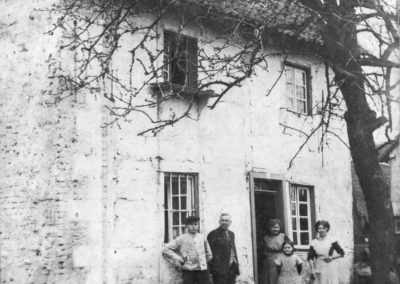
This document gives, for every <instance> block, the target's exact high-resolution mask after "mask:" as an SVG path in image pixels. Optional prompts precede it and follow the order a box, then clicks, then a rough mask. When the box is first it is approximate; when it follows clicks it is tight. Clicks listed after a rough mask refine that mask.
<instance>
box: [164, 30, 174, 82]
mask: <svg viewBox="0 0 400 284" xmlns="http://www.w3.org/2000/svg"><path fill="white" fill-rule="evenodd" d="M171 43H172V34H171V33H170V32H168V31H165V32H164V66H163V77H164V81H165V82H169V81H170V78H171V63H170V60H171V52H172V50H171V49H172V46H171V45H172V44H171Z"/></svg>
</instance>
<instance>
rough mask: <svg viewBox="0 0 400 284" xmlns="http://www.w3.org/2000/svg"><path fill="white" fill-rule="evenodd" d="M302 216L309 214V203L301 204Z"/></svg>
mask: <svg viewBox="0 0 400 284" xmlns="http://www.w3.org/2000/svg"><path fill="white" fill-rule="evenodd" d="M299 207H300V216H308V207H307V204H300V206H299Z"/></svg>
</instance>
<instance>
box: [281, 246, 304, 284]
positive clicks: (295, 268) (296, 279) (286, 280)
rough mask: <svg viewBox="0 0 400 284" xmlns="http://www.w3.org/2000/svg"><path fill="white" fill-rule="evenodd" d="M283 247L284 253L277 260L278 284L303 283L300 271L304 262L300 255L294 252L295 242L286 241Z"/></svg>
mask: <svg viewBox="0 0 400 284" xmlns="http://www.w3.org/2000/svg"><path fill="white" fill-rule="evenodd" d="M282 249H283V253H282V254H280V255H279V256H278V257H277V258H276V260H275V264H276V267H277V270H278V274H279V277H278V283H277V284H301V277H300V273H301V270H302V264H303V262H302V261H301V259H300V257H299V256H298V255H296V254H294V253H293V252H294V244H293V243H292V242H291V241H285V242H283V244H282Z"/></svg>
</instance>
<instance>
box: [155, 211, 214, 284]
mask: <svg viewBox="0 0 400 284" xmlns="http://www.w3.org/2000/svg"><path fill="white" fill-rule="evenodd" d="M199 220H200V218H199V217H197V216H189V217H187V218H186V222H185V225H186V233H184V234H182V235H180V236H179V237H177V238H176V239H175V240H173V241H171V242H170V243H168V244H166V245H165V247H164V249H163V255H164V256H166V257H167V258H168V259H169V260H170V261H171V262H172V263H174V264H175V266H177V267H178V268H180V269H181V270H182V280H183V284H208V283H209V273H208V271H207V263H208V262H209V261H210V260H211V259H212V254H211V249H210V246H209V245H208V242H207V240H206V239H205V237H204V236H203V235H201V234H200V233H199V232H198V230H199Z"/></svg>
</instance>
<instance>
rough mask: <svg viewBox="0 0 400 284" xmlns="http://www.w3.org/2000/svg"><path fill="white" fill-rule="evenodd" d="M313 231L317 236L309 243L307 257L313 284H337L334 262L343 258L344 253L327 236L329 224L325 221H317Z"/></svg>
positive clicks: (334, 241)
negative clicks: (315, 231)
mask: <svg viewBox="0 0 400 284" xmlns="http://www.w3.org/2000/svg"><path fill="white" fill-rule="evenodd" d="M315 229H316V230H317V232H318V236H317V238H316V239H314V240H312V241H311V243H310V250H309V252H308V256H307V260H308V261H309V262H310V266H311V273H312V278H314V284H339V276H338V271H337V263H336V261H335V260H336V259H338V258H341V257H343V256H344V251H343V249H342V248H341V247H340V245H339V243H338V242H337V241H336V240H333V239H331V238H330V237H329V236H328V232H329V229H330V224H329V223H328V222H327V221H318V222H317V223H316V224H315ZM334 252H336V253H334Z"/></svg>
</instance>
